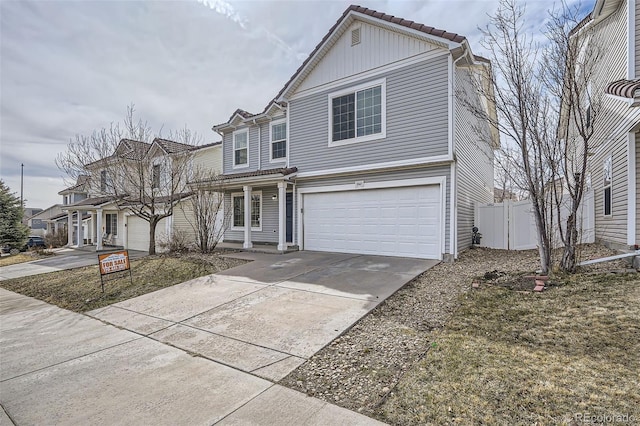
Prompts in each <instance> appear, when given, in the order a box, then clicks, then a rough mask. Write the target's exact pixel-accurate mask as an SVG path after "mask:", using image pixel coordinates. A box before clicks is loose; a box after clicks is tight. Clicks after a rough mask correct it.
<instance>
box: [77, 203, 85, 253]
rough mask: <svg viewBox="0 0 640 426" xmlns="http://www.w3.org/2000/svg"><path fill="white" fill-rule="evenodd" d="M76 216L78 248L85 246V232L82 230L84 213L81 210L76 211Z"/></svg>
mask: <svg viewBox="0 0 640 426" xmlns="http://www.w3.org/2000/svg"><path fill="white" fill-rule="evenodd" d="M76 216H77V217H78V235H77V237H78V247H82V246H83V245H84V232H83V230H82V212H81V211H80V210H78V211H76Z"/></svg>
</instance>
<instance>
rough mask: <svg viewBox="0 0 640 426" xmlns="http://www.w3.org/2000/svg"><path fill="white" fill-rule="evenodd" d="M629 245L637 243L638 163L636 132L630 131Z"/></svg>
mask: <svg viewBox="0 0 640 426" xmlns="http://www.w3.org/2000/svg"><path fill="white" fill-rule="evenodd" d="M627 139H628V147H627V245H629V246H633V245H635V244H636V217H637V214H638V212H637V211H636V197H637V196H638V194H636V176H637V174H638V169H637V167H638V165H637V164H636V134H635V132H629V134H628V135H627Z"/></svg>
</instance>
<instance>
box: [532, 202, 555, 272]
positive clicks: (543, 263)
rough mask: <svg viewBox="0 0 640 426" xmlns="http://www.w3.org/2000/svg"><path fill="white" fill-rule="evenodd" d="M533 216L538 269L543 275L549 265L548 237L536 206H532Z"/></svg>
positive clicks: (547, 270)
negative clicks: (533, 208)
mask: <svg viewBox="0 0 640 426" xmlns="http://www.w3.org/2000/svg"><path fill="white" fill-rule="evenodd" d="M534 204H535V203H534ZM534 207H535V210H534V217H535V220H536V229H537V231H538V232H537V234H538V252H539V254H540V269H541V270H542V274H543V275H547V274H548V273H549V265H551V251H550V249H549V246H550V244H549V238H548V237H547V230H546V227H545V223H544V219H543V218H542V216H541V214H540V211H539V209H538V207H537V206H534Z"/></svg>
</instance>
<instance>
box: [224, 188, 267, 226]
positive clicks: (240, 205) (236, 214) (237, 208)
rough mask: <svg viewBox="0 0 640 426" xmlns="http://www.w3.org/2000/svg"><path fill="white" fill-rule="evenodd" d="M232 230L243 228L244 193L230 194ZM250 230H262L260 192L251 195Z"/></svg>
mask: <svg viewBox="0 0 640 426" xmlns="http://www.w3.org/2000/svg"><path fill="white" fill-rule="evenodd" d="M231 204H232V220H233V223H232V228H236V229H241V228H244V193H242V192H238V193H236V194H231ZM251 229H252V230H254V231H261V230H262V192H260V191H256V192H252V193H251Z"/></svg>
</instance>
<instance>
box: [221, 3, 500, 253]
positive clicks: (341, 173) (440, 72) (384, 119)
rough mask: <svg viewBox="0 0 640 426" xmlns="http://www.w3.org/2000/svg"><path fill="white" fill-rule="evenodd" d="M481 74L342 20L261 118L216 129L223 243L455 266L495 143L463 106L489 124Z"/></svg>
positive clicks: (461, 51)
mask: <svg viewBox="0 0 640 426" xmlns="http://www.w3.org/2000/svg"><path fill="white" fill-rule="evenodd" d="M489 66H490V64H489V62H488V61H487V60H486V59H483V58H480V57H478V56H474V55H473V53H472V52H471V48H470V46H469V43H468V41H467V39H466V38H465V37H463V36H460V35H457V34H452V33H449V32H446V31H443V30H438V29H435V28H432V27H428V26H426V25H422V24H418V23H415V22H413V21H408V20H404V19H401V18H397V17H393V16H390V15H386V14H384V13H380V12H376V11H373V10H371V9H367V8H364V7H359V6H350V7H349V8H347V10H346V11H345V12H344V14H343V15H342V17H341V18H340V19H339V20H338V21H337V22H336V24H335V25H334V26H333V27H332V28H331V29H330V30H329V32H328V33H327V35H326V36H325V37H324V38H323V39H322V41H321V42H320V43H319V44H318V46H317V47H316V48H315V50H314V51H313V52H312V53H311V55H310V56H309V57H308V58H307V59H306V60H305V61H304V63H303V64H302V66H301V67H300V68H299V69H298V70H297V71H296V72H295V74H294V75H293V76H292V77H291V79H290V80H289V81H288V82H287V83H286V84H285V86H284V87H283V88H282V90H281V91H280V93H278V95H277V96H276V98H275V99H274V100H273V101H272V102H271V103H270V104H269V105H268V106H267V107H266V108H265V110H264V111H263V112H262V113H259V114H250V113H248V112H246V111H243V110H240V109H238V110H237V111H236V112H235V113H234V114H233V115H232V116H231V117H230V119H229V120H228V121H227V122H226V123H223V124H219V125H216V126H214V127H213V129H214V130H215V131H216V132H218V133H219V134H220V135H222V137H223V175H222V176H221V179H220V180H219V182H222V183H223V184H224V185H225V192H224V194H225V199H226V208H229V209H231V222H232V223H231V227H230V228H229V229H228V230H227V231H226V233H225V241H238V242H242V243H243V246H244V247H245V248H250V247H252V246H253V243H271V244H277V247H278V249H279V250H281V251H284V250H287V249H288V248H296V247H297V248H299V249H303V250H319V251H336V252H346V253H364V254H376V255H387V256H408V257H418V258H430V259H443V258H447V259H452V258H453V257H455V256H456V255H457V254H458V252H459V251H461V250H463V249H465V248H467V247H469V246H470V245H471V228H472V227H473V218H474V205H475V203H488V202H492V201H493V178H494V177H493V150H494V149H495V148H496V147H497V146H498V144H499V139H498V134H497V132H496V131H495V130H494V129H491V128H490V127H489V125H488V123H482V122H479V121H478V120H477V119H476V118H475V117H474V116H473V115H472V114H471V113H470V112H469V111H468V110H467V109H465V108H464V107H463V104H464V103H463V102H462V100H461V99H460V98H459V93H464V92H466V96H467V97H468V99H470V100H471V101H472V102H474V103H475V104H476V105H481V106H483V107H484V108H485V109H486V110H487V112H488V113H489V114H492V115H493V116H495V108H494V106H493V105H491V104H490V103H489V102H488V100H487V99H483V98H480V96H479V95H478V93H477V92H476V91H475V90H474V89H473V87H474V86H473V84H472V81H473V80H474V79H475V80H481V79H482V78H483V77H482V76H484V75H485V71H486V69H487V68H488V67H489ZM485 84H486V82H485ZM474 129H480V131H482V132H483V136H482V137H479V136H478V135H477V134H476V133H475V132H474Z"/></svg>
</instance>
